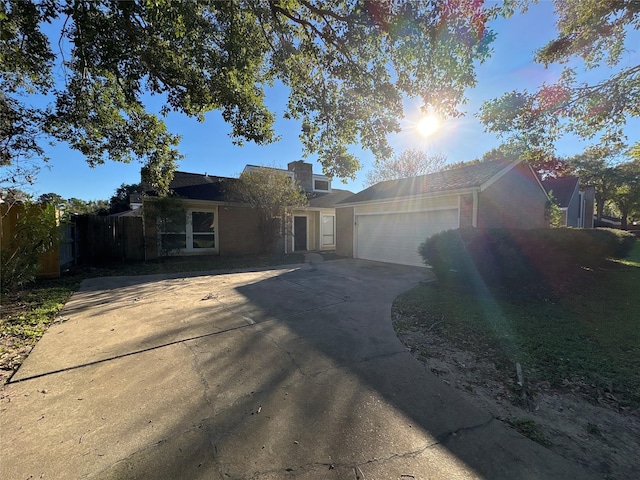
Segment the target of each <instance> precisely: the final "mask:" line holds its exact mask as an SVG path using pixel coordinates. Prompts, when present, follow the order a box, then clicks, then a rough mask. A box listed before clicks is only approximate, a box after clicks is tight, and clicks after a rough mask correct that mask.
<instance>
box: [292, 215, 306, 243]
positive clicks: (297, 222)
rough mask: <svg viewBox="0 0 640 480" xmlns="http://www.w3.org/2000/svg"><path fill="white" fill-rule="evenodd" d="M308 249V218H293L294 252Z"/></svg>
mask: <svg viewBox="0 0 640 480" xmlns="http://www.w3.org/2000/svg"><path fill="white" fill-rule="evenodd" d="M306 249H307V217H293V250H294V251H296V252H299V251H300V250H306Z"/></svg>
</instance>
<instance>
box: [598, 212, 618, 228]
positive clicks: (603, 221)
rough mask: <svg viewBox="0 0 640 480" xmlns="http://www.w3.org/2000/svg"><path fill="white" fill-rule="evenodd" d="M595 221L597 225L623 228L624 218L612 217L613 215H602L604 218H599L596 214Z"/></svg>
mask: <svg viewBox="0 0 640 480" xmlns="http://www.w3.org/2000/svg"><path fill="white" fill-rule="evenodd" d="M593 223H594V225H595V226H596V227H603V228H618V229H620V228H622V219H621V218H619V217H612V216H611V215H602V218H600V219H597V218H596V217H595V215H594V216H593Z"/></svg>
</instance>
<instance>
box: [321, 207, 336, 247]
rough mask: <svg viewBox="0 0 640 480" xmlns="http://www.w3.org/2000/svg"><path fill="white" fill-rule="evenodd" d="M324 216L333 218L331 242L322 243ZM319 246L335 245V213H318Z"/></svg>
mask: <svg viewBox="0 0 640 480" xmlns="http://www.w3.org/2000/svg"><path fill="white" fill-rule="evenodd" d="M325 217H332V218H333V243H324V230H323V229H324V219H325ZM320 246H321V247H335V246H336V216H335V214H322V215H320Z"/></svg>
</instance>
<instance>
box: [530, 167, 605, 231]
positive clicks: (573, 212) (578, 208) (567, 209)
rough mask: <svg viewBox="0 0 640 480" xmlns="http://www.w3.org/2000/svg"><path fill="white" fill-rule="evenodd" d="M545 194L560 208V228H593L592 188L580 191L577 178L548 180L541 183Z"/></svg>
mask: <svg viewBox="0 0 640 480" xmlns="http://www.w3.org/2000/svg"><path fill="white" fill-rule="evenodd" d="M542 185H543V186H544V188H545V190H546V191H547V194H549V196H550V197H552V199H553V201H554V202H555V203H556V204H557V205H558V206H559V207H560V211H561V212H562V217H561V220H560V222H561V226H563V227H577V228H593V207H594V199H595V190H594V188H593V187H586V188H585V189H584V190H581V189H580V179H579V178H578V177H564V178H550V179H548V180H544V181H543V182H542Z"/></svg>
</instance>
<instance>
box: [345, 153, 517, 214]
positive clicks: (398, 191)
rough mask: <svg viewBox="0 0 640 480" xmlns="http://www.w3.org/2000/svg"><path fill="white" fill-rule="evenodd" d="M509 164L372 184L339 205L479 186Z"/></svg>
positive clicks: (482, 164)
mask: <svg viewBox="0 0 640 480" xmlns="http://www.w3.org/2000/svg"><path fill="white" fill-rule="evenodd" d="M512 163H513V161H512V160H490V161H486V162H480V163H474V164H470V165H464V166H462V167H458V168H454V169H451V170H443V171H440V172H436V173H430V174H427V175H421V176H419V177H411V178H402V179H399V180H387V181H384V182H380V183H376V184H375V185H372V186H371V187H369V188H367V189H365V190H363V191H361V192H360V193H356V194H355V195H353V196H352V197H349V198H347V199H345V200H343V201H342V202H340V203H343V204H347V203H349V204H350V203H359V202H367V201H371V200H385V199H390V198H401V197H409V196H412V195H420V194H425V193H436V192H444V191H447V190H459V189H464V188H472V187H479V186H481V185H482V184H483V183H485V182H486V181H488V180H489V179H491V178H492V177H493V176H494V175H496V174H497V173H499V172H500V171H501V170H503V169H504V168H506V167H507V166H508V165H511V164H512Z"/></svg>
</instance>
